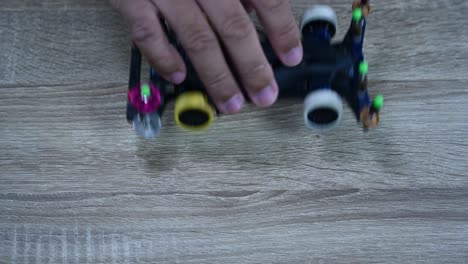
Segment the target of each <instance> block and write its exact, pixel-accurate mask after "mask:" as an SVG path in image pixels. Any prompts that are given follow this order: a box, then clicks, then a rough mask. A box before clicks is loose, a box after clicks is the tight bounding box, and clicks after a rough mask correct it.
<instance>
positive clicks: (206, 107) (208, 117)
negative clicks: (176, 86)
mask: <svg viewBox="0 0 468 264" xmlns="http://www.w3.org/2000/svg"><path fill="white" fill-rule="evenodd" d="M215 113H216V111H215V109H214V107H213V106H212V105H211V104H210V103H209V102H208V98H207V96H206V95H205V94H203V93H202V92H200V91H189V92H184V93H183V94H181V95H179V96H178V97H177V100H176V102H175V110H174V119H175V122H176V124H177V125H178V126H179V127H181V128H183V129H185V130H189V131H202V130H206V129H208V128H210V127H211V126H212V124H213V123H214V119H215Z"/></svg>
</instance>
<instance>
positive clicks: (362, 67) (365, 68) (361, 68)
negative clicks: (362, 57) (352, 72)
mask: <svg viewBox="0 0 468 264" xmlns="http://www.w3.org/2000/svg"><path fill="white" fill-rule="evenodd" d="M368 72H369V64H368V63H367V62H366V61H363V62H361V63H360V64H359V73H360V74H361V75H366V74H367V73H368Z"/></svg>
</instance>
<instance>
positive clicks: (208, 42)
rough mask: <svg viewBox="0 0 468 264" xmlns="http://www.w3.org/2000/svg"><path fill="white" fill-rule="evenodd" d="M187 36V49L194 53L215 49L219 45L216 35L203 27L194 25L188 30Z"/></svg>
mask: <svg viewBox="0 0 468 264" xmlns="http://www.w3.org/2000/svg"><path fill="white" fill-rule="evenodd" d="M187 28H190V27H187ZM185 38H186V43H187V45H186V46H187V47H186V49H187V50H188V51H189V52H193V53H197V52H202V51H207V50H213V49H215V48H216V45H217V41H216V37H215V36H214V35H213V34H212V33H211V32H210V31H208V30H206V29H203V28H201V27H198V28H197V27H194V28H192V29H191V30H188V31H187V34H186V35H185Z"/></svg>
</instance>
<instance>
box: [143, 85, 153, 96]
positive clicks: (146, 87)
mask: <svg viewBox="0 0 468 264" xmlns="http://www.w3.org/2000/svg"><path fill="white" fill-rule="evenodd" d="M141 96H143V97H150V96H151V89H150V86H149V85H148V84H143V85H142V86H141Z"/></svg>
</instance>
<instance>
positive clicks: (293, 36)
mask: <svg viewBox="0 0 468 264" xmlns="http://www.w3.org/2000/svg"><path fill="white" fill-rule="evenodd" d="M273 34H274V38H275V39H276V40H277V41H278V43H279V44H280V45H281V46H282V48H283V49H284V50H285V51H289V50H290V49H292V48H294V47H296V46H297V45H298V42H299V41H300V37H299V31H298V29H297V25H296V23H295V22H294V21H291V22H288V23H284V24H281V25H279V28H278V30H276V31H275V32H274V33H273Z"/></svg>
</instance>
